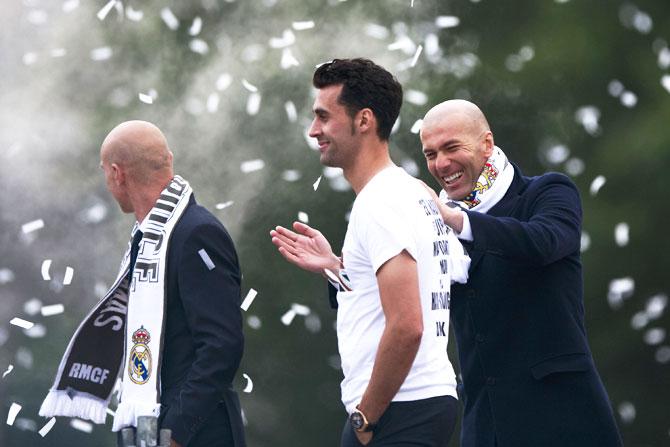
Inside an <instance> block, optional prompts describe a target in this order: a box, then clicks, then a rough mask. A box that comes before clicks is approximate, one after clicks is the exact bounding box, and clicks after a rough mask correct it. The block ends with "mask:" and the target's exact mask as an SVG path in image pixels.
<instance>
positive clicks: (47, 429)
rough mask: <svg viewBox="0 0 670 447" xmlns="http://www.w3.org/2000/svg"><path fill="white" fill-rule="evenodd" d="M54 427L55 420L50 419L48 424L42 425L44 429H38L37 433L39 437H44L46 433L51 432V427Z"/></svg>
mask: <svg viewBox="0 0 670 447" xmlns="http://www.w3.org/2000/svg"><path fill="white" fill-rule="evenodd" d="M54 425H56V418H51V419H49V422H47V423H46V424H44V427H42V428H40V431H39V432H38V433H39V434H40V436H41V437H45V436H46V435H47V433H49V432H50V431H51V429H52V428H53V426H54Z"/></svg>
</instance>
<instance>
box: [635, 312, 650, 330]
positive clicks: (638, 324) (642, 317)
mask: <svg viewBox="0 0 670 447" xmlns="http://www.w3.org/2000/svg"><path fill="white" fill-rule="evenodd" d="M647 324H649V317H648V316H647V314H646V313H645V312H638V313H636V314H635V315H633V317H632V318H631V319H630V327H632V328H633V329H635V330H640V329H642V328H643V327H645V326H646V325H647Z"/></svg>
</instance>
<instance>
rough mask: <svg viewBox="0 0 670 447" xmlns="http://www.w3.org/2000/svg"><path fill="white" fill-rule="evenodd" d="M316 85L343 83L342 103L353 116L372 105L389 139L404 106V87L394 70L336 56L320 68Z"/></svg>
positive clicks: (381, 132) (383, 137) (379, 130)
mask: <svg viewBox="0 0 670 447" xmlns="http://www.w3.org/2000/svg"><path fill="white" fill-rule="evenodd" d="M312 84H314V87H316V88H324V87H328V86H331V85H342V91H341V92H340V96H339V98H338V102H339V103H340V104H342V105H343V106H344V107H345V108H346V109H347V113H348V114H349V116H351V117H352V118H353V117H354V116H355V115H356V113H358V111H359V110H362V109H365V108H369V109H370V110H372V113H374V115H375V118H376V119H377V136H379V138H380V139H381V140H382V141H387V140H388V139H389V137H390V136H391V129H392V128H393V125H394V124H395V121H396V119H397V118H398V114H399V113H400V106H401V105H402V86H401V85H400V83H399V82H398V81H397V80H396V78H394V77H393V75H392V74H391V73H389V72H388V71H386V70H385V69H384V68H382V67H380V66H379V65H377V64H375V63H374V62H372V61H371V60H369V59H363V58H356V59H334V60H333V61H331V62H327V63H325V64H323V65H321V66H319V68H317V69H316V71H315V72H314V77H313V78H312Z"/></svg>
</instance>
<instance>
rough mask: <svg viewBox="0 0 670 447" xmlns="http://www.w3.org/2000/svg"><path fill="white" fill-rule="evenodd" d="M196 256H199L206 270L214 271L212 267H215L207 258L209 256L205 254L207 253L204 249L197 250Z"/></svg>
mask: <svg viewBox="0 0 670 447" xmlns="http://www.w3.org/2000/svg"><path fill="white" fill-rule="evenodd" d="M198 254H199V255H200V258H201V259H202V262H204V263H205V265H206V266H207V268H208V269H209V270H214V267H216V266H215V265H214V263H213V262H212V258H210V257H209V255H208V254H207V252H206V251H205V249H204V248H201V249H200V250H198Z"/></svg>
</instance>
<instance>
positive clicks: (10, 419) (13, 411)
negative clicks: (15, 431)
mask: <svg viewBox="0 0 670 447" xmlns="http://www.w3.org/2000/svg"><path fill="white" fill-rule="evenodd" d="M21 408H22V407H21V405H19V404H17V403H16V402H12V405H11V407H9V413H7V425H14V420H15V419H16V415H18V414H19V411H21Z"/></svg>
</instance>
